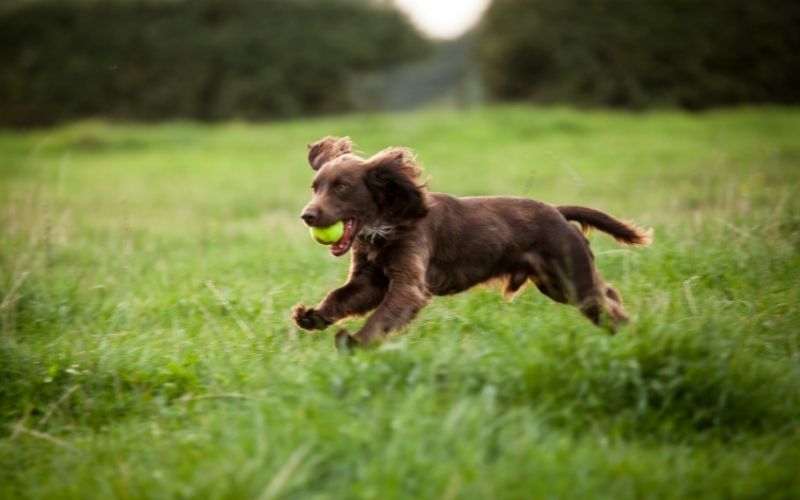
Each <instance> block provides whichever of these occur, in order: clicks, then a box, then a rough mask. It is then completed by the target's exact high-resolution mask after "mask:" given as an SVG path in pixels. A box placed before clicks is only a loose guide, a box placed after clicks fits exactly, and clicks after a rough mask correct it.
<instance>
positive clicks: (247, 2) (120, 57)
mask: <svg viewBox="0 0 800 500" xmlns="http://www.w3.org/2000/svg"><path fill="white" fill-rule="evenodd" d="M798 26H800V2H797V1H796V0H762V1H758V2H754V1H750V0H705V1H696V0H653V1H648V2H642V1H637V0H593V1H585V0H494V1H490V0H464V1H457V0H456V1H441V0H439V1H427V2H426V1H424V0H228V1H225V2H219V1H214V0H4V1H3V2H2V4H1V5H0V125H3V126H6V127H16V126H40V125H49V124H54V123H59V122H64V121H68V120H74V119H81V118H87V117H103V118H109V119H114V120H135V121H156V120H174V119H191V120H204V121H211V120H231V119H234V120H235V119H242V120H274V119H282V118H293V117H299V116H308V115H321V114H332V113H340V112H347V111H354V110H361V111H364V110H390V111H395V110H408V109H413V108H418V107H421V106H453V107H468V106H472V105H475V104H480V103H485V102H494V101H530V102H535V103H540V104H549V103H560V104H570V105H577V106H593V107H594V106H603V107H608V106H613V107H624V108H634V109H642V108H649V107H681V108H686V109H692V110H696V109H704V108H708V107H712V106H727V105H738V104H742V103H780V104H794V103H798V102H800V63H798V54H800V29H798Z"/></svg>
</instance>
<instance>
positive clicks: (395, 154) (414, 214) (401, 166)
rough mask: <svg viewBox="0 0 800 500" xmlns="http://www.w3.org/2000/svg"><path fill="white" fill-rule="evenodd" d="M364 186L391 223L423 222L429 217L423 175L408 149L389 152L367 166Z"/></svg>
mask: <svg viewBox="0 0 800 500" xmlns="http://www.w3.org/2000/svg"><path fill="white" fill-rule="evenodd" d="M366 164H367V170H366V172H365V174H364V182H366V184H367V189H369V191H370V192H371V193H372V196H373V197H374V198H375V203H377V205H378V209H379V210H380V211H381V213H382V214H383V215H384V217H387V218H388V219H419V218H422V217H425V215H427V213H428V206H427V205H426V203H425V185H424V184H419V176H420V174H421V173H422V171H421V170H420V168H419V166H418V165H417V162H416V160H415V159H414V155H413V153H411V151H409V150H408V149H405V148H388V149H384V150H383V151H381V152H380V153H378V154H376V155H375V156H373V157H372V158H370V159H369V160H367V162H366Z"/></svg>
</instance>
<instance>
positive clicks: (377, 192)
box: [293, 136, 652, 348]
mask: <svg viewBox="0 0 800 500" xmlns="http://www.w3.org/2000/svg"><path fill="white" fill-rule="evenodd" d="M308 147H309V150H308V162H309V164H310V165H311V168H312V169H313V170H314V171H316V175H315V176H314V179H313V183H312V185H311V187H312V190H313V197H312V199H311V201H310V202H309V203H308V205H306V206H305V208H303V211H302V214H301V217H302V219H303V221H304V222H305V224H306V225H308V226H317V227H327V226H330V225H332V224H334V223H336V222H338V221H340V220H341V221H344V234H343V236H342V237H341V239H340V240H339V241H338V242H336V243H334V244H333V245H331V247H330V251H331V253H332V254H333V255H334V256H336V257H339V256H342V255H344V254H346V253H347V252H348V251H349V250H351V249H352V256H351V259H350V274H349V277H348V280H347V282H346V283H345V284H344V285H343V286H341V287H340V288H337V289H335V290H333V291H332V292H330V293H329V294H328V295H327V296H326V297H325V299H324V300H323V301H322V302H321V303H320V304H319V305H318V306H317V307H315V308H311V307H306V306H304V305H298V306H296V307H295V308H294V314H293V319H294V322H295V323H296V324H297V325H298V326H299V327H300V328H302V329H305V330H322V329H325V328H327V327H328V326H330V325H332V324H334V323H336V322H337V321H339V320H341V319H343V318H346V317H350V316H357V315H363V314H366V313H368V312H369V311H372V310H374V312H373V314H372V315H371V316H370V317H369V318H368V319H367V320H366V322H365V323H364V325H363V326H362V327H361V329H360V330H359V331H358V332H357V333H356V334H355V335H351V334H350V333H348V332H347V331H346V330H344V329H342V330H340V331H339V332H338V333H337V335H336V343H337V345H338V346H340V347H347V348H351V347H354V346H368V345H370V344H372V343H374V342H376V341H378V340H380V339H382V338H384V337H385V336H386V335H387V334H389V333H390V332H392V331H395V330H398V329H400V328H402V327H403V326H405V325H406V324H408V323H409V322H410V321H411V320H412V319H413V318H414V317H415V316H416V315H417V313H418V312H419V311H420V309H422V308H423V307H425V305H426V304H427V303H428V302H429V301H430V299H431V297H432V296H433V295H450V294H454V293H458V292H461V291H464V290H467V289H469V288H471V287H473V286H475V285H477V284H479V283H484V282H487V281H490V280H495V279H498V278H499V279H501V280H503V281H504V293H505V294H506V295H507V296H511V295H512V294H514V293H515V292H517V291H518V290H519V289H520V288H521V287H522V286H523V285H524V284H525V283H527V282H528V281H531V282H533V283H534V285H536V287H537V288H538V289H539V290H540V291H541V292H542V293H543V294H545V295H546V296H548V297H550V298H551V299H553V300H554V301H556V302H560V303H564V304H572V305H574V306H576V307H577V308H578V309H579V310H580V311H581V313H583V314H584V315H585V316H586V317H587V318H588V319H589V320H591V321H592V322H593V323H594V324H596V325H601V326H606V327H607V328H608V329H609V330H610V331H611V332H612V333H613V332H615V331H616V329H617V328H618V326H620V325H622V324H623V323H625V322H627V321H628V314H627V313H626V312H625V309H624V308H623V306H622V297H621V295H620V293H619V292H618V291H617V290H616V289H615V288H614V287H613V286H612V285H610V284H609V283H607V282H605V281H604V280H603V279H602V278H601V277H600V275H599V274H598V273H597V270H596V269H595V265H594V256H593V254H592V252H591V250H590V249H589V241H588V240H587V239H586V237H585V236H584V233H585V232H586V231H587V230H588V229H589V228H596V229H598V230H600V231H603V232H605V233H608V234H609V235H611V236H613V237H614V238H615V239H616V240H617V241H619V242H621V243H627V244H632V245H647V244H649V243H650V241H651V238H652V230H649V231H644V230H642V229H640V228H638V227H636V226H634V225H633V224H630V223H627V222H623V221H620V220H617V219H615V218H614V217H611V216H610V215H607V214H605V213H603V212H600V211H598V210H594V209H592V208H587V207H581V206H555V207H554V206H551V205H548V204H546V203H543V202H540V201H536V200H531V199H527V198H518V197H511V196H478V197H455V196H450V195H448V194H444V193H434V192H429V191H428V190H427V186H426V184H424V183H422V182H421V180H420V174H421V169H420V167H419V165H418V164H417V162H416V159H415V157H414V155H413V154H412V152H411V151H410V150H408V149H405V148H399V147H390V148H388V149H384V150H383V151H381V152H379V153H377V154H375V155H374V156H372V157H371V158H368V159H365V158H362V157H360V156H358V155H357V154H355V153H354V152H353V144H352V142H351V141H350V139H349V138H347V137H340V138H339V137H331V136H328V137H325V138H323V139H321V140H319V141H317V142H314V143H312V144H310V145H309V146H308ZM570 221H573V222H577V223H578V224H579V225H580V226H581V229H578V226H577V225H575V224H572V223H571V222H570Z"/></svg>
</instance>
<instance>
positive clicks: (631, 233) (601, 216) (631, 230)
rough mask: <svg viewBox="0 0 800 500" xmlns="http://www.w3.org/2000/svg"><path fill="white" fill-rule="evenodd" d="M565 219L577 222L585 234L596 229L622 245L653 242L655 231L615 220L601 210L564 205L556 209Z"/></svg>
mask: <svg viewBox="0 0 800 500" xmlns="http://www.w3.org/2000/svg"><path fill="white" fill-rule="evenodd" d="M556 209H558V211H559V212H561V215H563V216H564V218H565V219H567V220H571V221H575V222H577V223H578V224H580V225H581V229H582V230H583V232H584V233H585V232H587V230H588V229H589V228H590V227H594V228H597V229H599V230H600V231H603V232H604V233H608V234H610V235H611V236H613V237H614V239H615V240H617V241H619V242H620V243H628V244H629V245H649V244H650V242H651V241H652V240H653V230H652V229H648V230H646V231H645V230H644V229H641V228H639V227H636V226H634V225H633V224H631V223H628V222H623V221H621V220H619V219H615V218H614V217H611V216H610V215H608V214H605V213H603V212H601V211H599V210H595V209H593V208H588V207H579V206H576V205H562V206H559V207H556Z"/></svg>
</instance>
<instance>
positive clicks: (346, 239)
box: [331, 217, 358, 257]
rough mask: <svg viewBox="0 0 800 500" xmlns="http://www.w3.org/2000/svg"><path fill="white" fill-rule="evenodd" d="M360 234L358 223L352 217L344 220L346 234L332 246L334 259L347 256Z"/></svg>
mask: <svg viewBox="0 0 800 500" xmlns="http://www.w3.org/2000/svg"><path fill="white" fill-rule="evenodd" d="M356 234H358V223H357V222H356V220H355V219H354V218H352V217H349V218H346V219H344V234H343V235H342V237H341V238H339V241H337V242H336V243H334V244H333V245H331V253H332V254H333V256H334V257H341V256H342V255H344V254H346V253H347V251H348V250H350V247H351V246H353V241H355V239H356Z"/></svg>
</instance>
